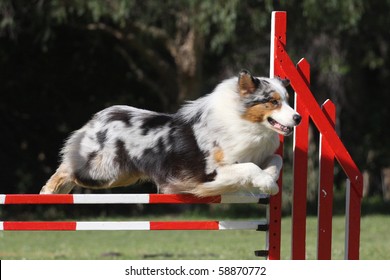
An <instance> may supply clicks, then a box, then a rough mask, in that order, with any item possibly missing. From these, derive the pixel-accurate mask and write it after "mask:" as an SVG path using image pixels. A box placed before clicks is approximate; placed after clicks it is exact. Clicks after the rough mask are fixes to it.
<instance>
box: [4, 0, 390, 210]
mask: <svg viewBox="0 0 390 280" xmlns="http://www.w3.org/2000/svg"><path fill="white" fill-rule="evenodd" d="M273 10H285V11H287V14H288V24H287V42H288V43H287V49H288V51H289V54H290V56H291V57H292V58H293V59H294V60H295V62H297V61H298V60H299V59H300V58H301V57H303V56H304V57H305V58H306V59H307V60H308V61H309V62H310V63H311V71H312V72H311V73H312V74H311V84H312V85H311V87H312V90H313V92H314V94H315V97H316V99H317V100H318V102H319V103H322V102H323V101H325V100H326V99H327V98H330V99H332V101H333V102H334V103H335V104H336V106H337V132H338V134H339V136H340V137H341V139H342V141H343V142H344V144H345V145H346V147H347V149H348V150H349V152H350V153H351V155H352V157H353V159H354V160H355V161H356V163H357V165H358V166H359V168H360V169H361V171H362V172H363V173H364V196H365V198H364V205H363V207H364V209H363V214H364V213H365V211H366V212H369V211H375V212H381V213H383V212H384V213H390V203H389V201H390V148H389V143H390V129H389V127H388V124H389V123H388V122H389V121H390V113H389V109H388V108H389V104H390V91H389V90H388V88H387V84H388V81H389V80H390V61H389V54H390V50H389V46H390V45H389V44H390V28H389V27H390V1H388V0H376V1H364V0H343V1H337V0H329V1H315V0H300V1H297V0H296V1H293V0H291V1H271V0H257V1H255V0H248V1H239V0H225V1H218V0H217V1H214V0H203V1H200V0H199V1H198V0H183V1H176V0H165V1H141V0H67V1H64V0H52V1H49V0H31V1H23V0H0V131H1V137H0V149H1V153H0V167H1V169H0V178H1V187H0V189H1V191H0V192H1V193H38V192H39V190H40V189H41V187H42V186H43V184H44V183H45V182H46V180H47V179H48V178H49V177H50V176H51V174H52V173H53V172H54V171H55V169H56V168H57V166H58V162H59V155H58V152H59V150H60V148H61V147H62V144H63V142H64V140H65V139H66V138H67V137H68V135H69V133H70V132H72V131H73V130H75V129H78V128H80V127H81V126H82V125H83V124H84V123H86V122H87V121H88V120H89V118H90V117H91V116H92V115H93V114H94V113H96V112H97V111H99V110H101V109H103V108H106V107H107V106H110V105H114V104H127V105H131V106H136V107H140V108H144V109H149V110H156V111H164V112H174V111H175V110H176V109H177V108H178V106H179V105H180V104H182V103H183V101H184V100H188V99H194V98H197V97H199V96H201V95H204V94H207V93H209V92H211V91H212V90H213V88H214V87H215V85H216V84H217V83H219V82H220V81H221V80H222V79H225V78H228V77H230V76H233V75H236V74H237V73H238V72H239V70H240V69H242V68H247V69H249V70H251V71H252V73H254V74H256V75H258V76H268V75H269V45H270V21H271V12H272V11H273ZM291 99H293V98H291ZM290 102H291V103H292V102H293V100H290ZM317 139H318V133H317V131H316V130H315V129H314V128H313V129H311V136H310V143H311V144H310V153H311V157H310V162H309V166H310V172H309V179H308V180H309V192H308V196H309V204H310V203H311V204H312V205H313V207H312V208H310V207H309V211H313V212H315V206H314V205H315V203H316V198H317V194H316V192H317V184H318V183H317V173H316V169H317V168H316V167H317V166H318V160H317V158H318V156H317V154H318V147H317V144H316V143H317V141H316V140H317ZM287 146H291V138H289V140H287ZM286 150H287V151H286V156H285V157H286V163H285V164H286V168H285V170H286V174H285V182H284V184H285V187H284V189H285V192H286V195H284V212H285V213H289V211H290V208H289V206H290V201H289V197H290V194H291V175H290V173H291V167H289V166H290V165H291V161H292V160H291V152H289V151H288V150H289V149H286ZM290 150H291V149H290ZM344 185H345V177H344V176H343V175H342V172H341V170H340V168H339V167H336V180H335V188H336V194H337V193H340V199H342V196H343V195H342V194H343V192H344ZM146 187H147V189H148V190H150V191H153V190H154V188H153V186H152V185H150V184H149V185H147V186H146ZM76 191H79V192H85V190H80V189H78V190H76ZM131 191H139V192H145V190H143V189H141V188H139V187H132V188H119V189H114V190H109V191H104V192H119V193H120V192H131ZM336 206H337V205H336ZM89 207H91V206H89ZM336 208H337V207H336ZM99 209H100V210H101V211H103V210H102V209H101V208H99ZM118 209H121V208H118ZM137 209H138V208H137ZM100 210H99V211H100ZM176 210H177V209H176ZM176 210H175V211H176ZM104 211H105V210H104ZM118 211H120V210H118ZM125 211H127V210H125ZM137 211H142V209H138V210H137ZM336 211H337V210H336Z"/></svg>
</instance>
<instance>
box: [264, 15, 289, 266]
mask: <svg viewBox="0 0 390 280" xmlns="http://www.w3.org/2000/svg"><path fill="white" fill-rule="evenodd" d="M286 19H287V13H286V12H272V24H271V53H270V77H271V78H273V77H274V76H279V77H282V78H285V77H284V72H283V71H282V70H281V69H280V67H277V68H276V67H275V66H276V64H275V59H276V50H275V48H274V47H275V46H276V44H275V40H280V41H281V42H283V44H286V25H287V21H286ZM283 142H284V139H283V137H282V136H281V137H280V147H279V150H278V152H277V153H278V154H280V155H282V154H283ZM282 174H283V173H282V171H281V172H280V176H279V180H278V185H279V192H278V194H276V195H274V196H272V197H271V198H270V205H269V211H268V222H269V230H268V232H267V247H268V248H267V249H268V259H270V260H279V259H280V243H281V218H282Z"/></svg>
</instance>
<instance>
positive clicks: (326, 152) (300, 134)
mask: <svg viewBox="0 0 390 280" xmlns="http://www.w3.org/2000/svg"><path fill="white" fill-rule="evenodd" d="M286 17H287V14H286V12H273V13H272V29H271V59H270V76H271V78H272V77H274V76H278V77H280V78H288V79H289V80H290V83H291V86H292V87H293V89H294V91H295V92H296V96H295V109H296V110H297V112H298V113H299V114H300V115H301V117H302V120H301V125H300V126H298V127H296V128H295V133H294V145H293V146H294V171H293V172H294V185H293V211H292V212H293V214H292V225H293V227H292V236H291V242H292V254H291V257H292V259H304V258H305V252H306V248H305V243H306V190H307V155H308V122H309V118H310V119H311V120H312V121H313V122H314V124H315V126H316V127H317V128H318V130H319V132H320V134H321V138H320V155H319V158H320V182H319V189H318V248H317V252H318V254H317V257H318V259H330V258H331V238H332V200H333V165H334V159H336V160H337V161H338V162H339V164H340V166H341V167H342V168H343V170H344V172H345V174H346V176H347V177H348V181H347V188H346V199H347V201H346V232H345V258H346V259H359V243H360V208H361V198H362V188H363V179H362V175H361V173H360V171H359V169H358V168H357V166H356V164H355V163H354V161H353V159H352V158H351V156H350V154H349V153H348V151H347V150H346V148H345V147H344V145H343V144H342V142H341V140H340V139H339V137H338V136H337V134H336V132H335V130H334V120H335V109H334V104H333V103H332V102H331V101H327V102H326V103H325V104H323V106H322V108H320V106H319V105H318V104H317V102H316V100H315V99H314V97H313V95H312V93H311V91H310V89H309V83H310V66H309V64H308V62H307V61H306V60H305V59H302V60H301V61H300V62H299V63H298V65H297V66H295V65H294V64H293V63H292V61H291V59H290V57H289V56H288V54H287V51H286V25H287V18H286ZM280 142H281V146H280V147H279V150H278V153H279V154H280V155H282V154H283V136H280ZM278 185H279V193H278V194H277V195H273V196H270V197H268V196H267V195H264V196H263V195H261V196H252V195H251V196H245V195H244V196H240V195H231V196H213V197H205V198H196V197H193V196H190V195H169V194H157V195H153V194H150V195H148V194H141V195H127V194H124V195H76V194H74V195H67V194H64V195H1V196H0V204H89V203H107V204H113V203H115V204H117V203H118V204H120V203H126V204H130V203H140V204H142V203H147V204H149V203H161V204H165V203H174V204H176V203H186V204H187V203H188V204H189V203H197V204H198V203H261V204H267V205H268V206H267V208H268V210H267V219H265V220H259V221H249V222H248V221H234V222H230V221H175V222H172V221H167V222H164V221H146V222H27V221H18V222H16V221H4V222H0V230H227V229H252V230H259V231H266V233H267V234H266V243H267V248H266V249H265V250H258V251H255V254H256V255H257V256H265V257H267V258H268V259H280V244H281V202H282V172H281V173H280V176H279V180H278Z"/></svg>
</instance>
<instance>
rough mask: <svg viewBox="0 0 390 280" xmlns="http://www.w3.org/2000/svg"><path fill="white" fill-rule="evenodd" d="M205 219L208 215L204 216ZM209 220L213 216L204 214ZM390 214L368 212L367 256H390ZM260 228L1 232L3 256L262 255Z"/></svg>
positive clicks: (310, 237)
mask: <svg viewBox="0 0 390 280" xmlns="http://www.w3.org/2000/svg"><path fill="white" fill-rule="evenodd" d="M199 219H202V217H199ZM203 219H207V217H203ZM333 227H334V230H333V249H332V252H333V253H332V254H333V255H332V258H334V259H342V258H343V256H344V217H341V216H340V217H335V218H334V219H333ZM290 228H291V220H290V218H288V217H287V218H284V219H283V221H282V258H283V259H289V256H290V246H289V245H290V236H291V234H290ZM389 229H390V216H383V215H369V216H364V217H362V231H361V249H360V255H361V259H390V235H389ZM264 248H265V234H264V233H262V232H256V231H248V230H244V231H243V230H241V231H219V232H214V231H169V232H168V231H161V232H156V231H153V232H150V231H116V232H113V231H99V232H98V231H95V232H92V231H78V232H0V259H48V260H53V259H75V260H81V259H92V260H94V259H184V260H187V259H257V258H256V257H255V256H254V255H253V251H254V250H256V249H264ZM315 248H316V219H315V218H314V217H309V218H308V221H307V258H308V259H315V257H316V249H315Z"/></svg>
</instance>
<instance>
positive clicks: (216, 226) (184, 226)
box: [0, 220, 267, 231]
mask: <svg viewBox="0 0 390 280" xmlns="http://www.w3.org/2000/svg"><path fill="white" fill-rule="evenodd" d="M266 228H267V222H266V221H265V220H263V221H234V222H231V221H169V222H164V221H136V222H134V221H131V222H69V221H67V222H51V221H50V222H26V221H22V222H13V221H10V222H0V230H3V231H76V230H244V229H252V230H266Z"/></svg>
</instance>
